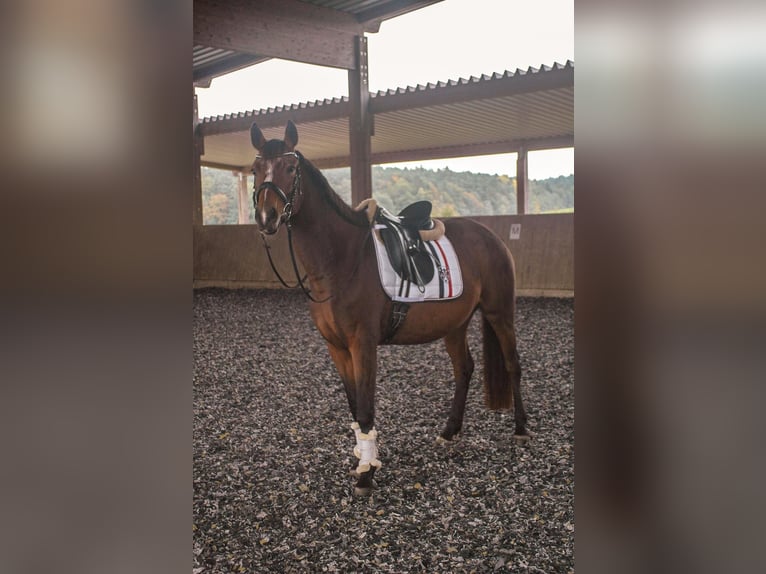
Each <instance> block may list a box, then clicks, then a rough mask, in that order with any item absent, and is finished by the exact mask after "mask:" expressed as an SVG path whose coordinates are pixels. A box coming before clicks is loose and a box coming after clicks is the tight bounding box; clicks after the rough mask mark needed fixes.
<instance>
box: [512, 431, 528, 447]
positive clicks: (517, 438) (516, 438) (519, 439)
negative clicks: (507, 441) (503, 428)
mask: <svg viewBox="0 0 766 574" xmlns="http://www.w3.org/2000/svg"><path fill="white" fill-rule="evenodd" d="M529 438H530V437H529V435H528V434H515V435H513V444H515V445H516V446H525V445H526V444H527V443H528V442H529Z"/></svg>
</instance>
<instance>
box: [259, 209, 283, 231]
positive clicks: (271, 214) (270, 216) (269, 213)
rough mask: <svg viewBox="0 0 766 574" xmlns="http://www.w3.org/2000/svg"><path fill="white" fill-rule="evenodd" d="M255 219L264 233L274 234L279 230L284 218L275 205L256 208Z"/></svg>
mask: <svg viewBox="0 0 766 574" xmlns="http://www.w3.org/2000/svg"><path fill="white" fill-rule="evenodd" d="M255 220H256V223H258V231H260V232H261V233H263V234H264V235H274V234H275V233H276V232H277V231H279V225H280V224H281V223H282V218H281V217H280V216H279V213H277V210H276V208H274V207H268V208H265V209H262V210H258V209H256V211H255Z"/></svg>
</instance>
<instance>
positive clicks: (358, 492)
mask: <svg viewBox="0 0 766 574" xmlns="http://www.w3.org/2000/svg"><path fill="white" fill-rule="evenodd" d="M371 494H372V487H370V486H355V487H354V496H358V497H362V496H370V495H371Z"/></svg>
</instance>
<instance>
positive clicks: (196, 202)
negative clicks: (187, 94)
mask: <svg viewBox="0 0 766 574" xmlns="http://www.w3.org/2000/svg"><path fill="white" fill-rule="evenodd" d="M193 92H194V88H193V87H192V93H193ZM198 124H199V113H198V111H197V94H194V118H193V121H192V138H193V141H194V146H193V149H194V155H193V160H192V169H193V170H194V186H193V188H192V225H202V167H201V165H200V158H201V157H202V154H203V153H204V152H205V140H204V138H203V136H202V135H200V134H199V132H198V130H197V125H198Z"/></svg>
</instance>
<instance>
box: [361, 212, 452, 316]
mask: <svg viewBox="0 0 766 574" xmlns="http://www.w3.org/2000/svg"><path fill="white" fill-rule="evenodd" d="M381 227H382V226H381V225H376V226H375V233H373V238H374V240H373V243H374V244H375V254H376V255H377V258H378V272H379V274H380V282H381V284H382V285H383V290H384V291H385V292H386V294H387V295H388V296H389V297H390V298H391V300H393V301H404V302H407V303H413V302H418V301H433V300H439V299H455V298H456V297H460V295H461V294H462V293H463V275H462V274H461V272H460V263H459V262H458V259H457V254H456V253H455V248H454V247H452V243H450V240H449V239H447V236H446V235H445V236H444V237H442V238H441V239H439V240H437V241H426V246H427V247H428V250H429V251H430V252H431V255H432V258H433V260H434V262H438V263H437V266H436V270H435V273H434V277H433V279H431V282H430V283H428V284H427V285H426V286H425V290H423V291H421V290H420V288H419V287H418V284H417V283H413V282H412V281H406V280H404V279H402V278H401V277H399V276H398V275H397V274H396V272H395V271H394V268H393V267H392V266H391V262H390V261H389V260H388V254H387V253H386V247H385V245H383V241H382V240H381V239H380V235H379V234H378V231H377V230H378V229H380V228H381Z"/></svg>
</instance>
